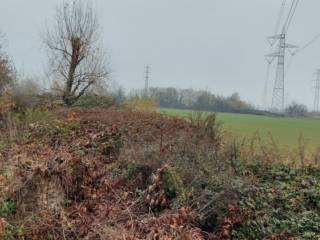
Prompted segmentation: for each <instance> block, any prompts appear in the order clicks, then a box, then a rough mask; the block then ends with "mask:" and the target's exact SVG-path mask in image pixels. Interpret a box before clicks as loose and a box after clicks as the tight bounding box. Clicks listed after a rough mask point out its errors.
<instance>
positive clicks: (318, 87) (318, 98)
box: [314, 69, 320, 113]
mask: <svg viewBox="0 0 320 240" xmlns="http://www.w3.org/2000/svg"><path fill="white" fill-rule="evenodd" d="M315 82H316V84H315V94H314V111H315V112H317V113H318V112H319V104H320V69H318V70H317V79H316V80H315Z"/></svg>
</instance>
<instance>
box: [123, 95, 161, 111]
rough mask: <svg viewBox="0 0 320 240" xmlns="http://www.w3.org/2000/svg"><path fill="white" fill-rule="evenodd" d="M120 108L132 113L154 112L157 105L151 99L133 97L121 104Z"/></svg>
mask: <svg viewBox="0 0 320 240" xmlns="http://www.w3.org/2000/svg"><path fill="white" fill-rule="evenodd" d="M121 106H122V108H124V109H126V110H129V111H134V112H154V111H155V110H156V107H157V103H156V101H155V100H154V99H153V98H140V97H134V98H132V99H130V100H127V101H125V102H124V103H123V104H121Z"/></svg>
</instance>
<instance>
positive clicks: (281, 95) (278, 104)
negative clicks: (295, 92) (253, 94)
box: [266, 29, 298, 113]
mask: <svg viewBox="0 0 320 240" xmlns="http://www.w3.org/2000/svg"><path fill="white" fill-rule="evenodd" d="M268 40H269V42H270V44H272V45H273V44H274V43H276V42H277V43H278V46H277V52H275V53H271V54H267V55H266V57H267V60H268V62H269V64H270V63H271V62H273V61H274V59H277V67H276V77H275V81H274V87H273V94H272V104H271V109H272V110H273V111H274V112H280V113H281V112H283V111H284V108H285V63H286V52H287V51H286V50H287V49H289V51H290V49H293V48H298V47H297V46H294V45H291V44H287V43H286V32H285V29H283V31H282V33H281V34H278V35H274V36H271V37H269V38H268ZM290 52H291V53H292V54H293V52H292V51H290Z"/></svg>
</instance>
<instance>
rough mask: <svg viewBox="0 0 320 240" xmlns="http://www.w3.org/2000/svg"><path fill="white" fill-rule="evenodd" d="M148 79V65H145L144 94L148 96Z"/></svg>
mask: <svg viewBox="0 0 320 240" xmlns="http://www.w3.org/2000/svg"><path fill="white" fill-rule="evenodd" d="M149 81H150V66H149V65H147V66H146V67H145V86H144V96H145V97H149Z"/></svg>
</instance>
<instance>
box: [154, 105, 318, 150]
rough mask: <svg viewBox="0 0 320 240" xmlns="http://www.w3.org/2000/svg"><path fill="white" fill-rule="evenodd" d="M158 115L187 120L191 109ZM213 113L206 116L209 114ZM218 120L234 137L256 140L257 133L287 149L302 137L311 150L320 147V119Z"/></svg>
mask: <svg viewBox="0 0 320 240" xmlns="http://www.w3.org/2000/svg"><path fill="white" fill-rule="evenodd" d="M158 112H160V113H165V114H168V115H172V116H179V117H183V118H186V117H188V116H189V115H190V113H191V111H189V110H177V109H165V108H160V109H158ZM207 114H209V113H205V115H207ZM217 118H218V120H219V122H220V123H222V125H223V126H224V128H225V129H226V130H227V131H228V132H230V133H231V134H232V135H233V136H235V137H239V138H246V139H252V138H253V137H254V136H255V135H256V134H257V133H258V134H259V136H260V137H261V138H262V140H264V141H271V138H272V139H273V140H274V141H275V143H276V144H278V145H279V146H281V147H283V148H289V149H293V148H297V146H298V144H299V138H300V136H302V138H303V141H304V142H306V144H307V149H308V150H309V151H314V150H315V149H317V148H318V147H320V120H319V119H312V118H280V117H268V116H257V115H248V114H234V113H218V114H217Z"/></svg>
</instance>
